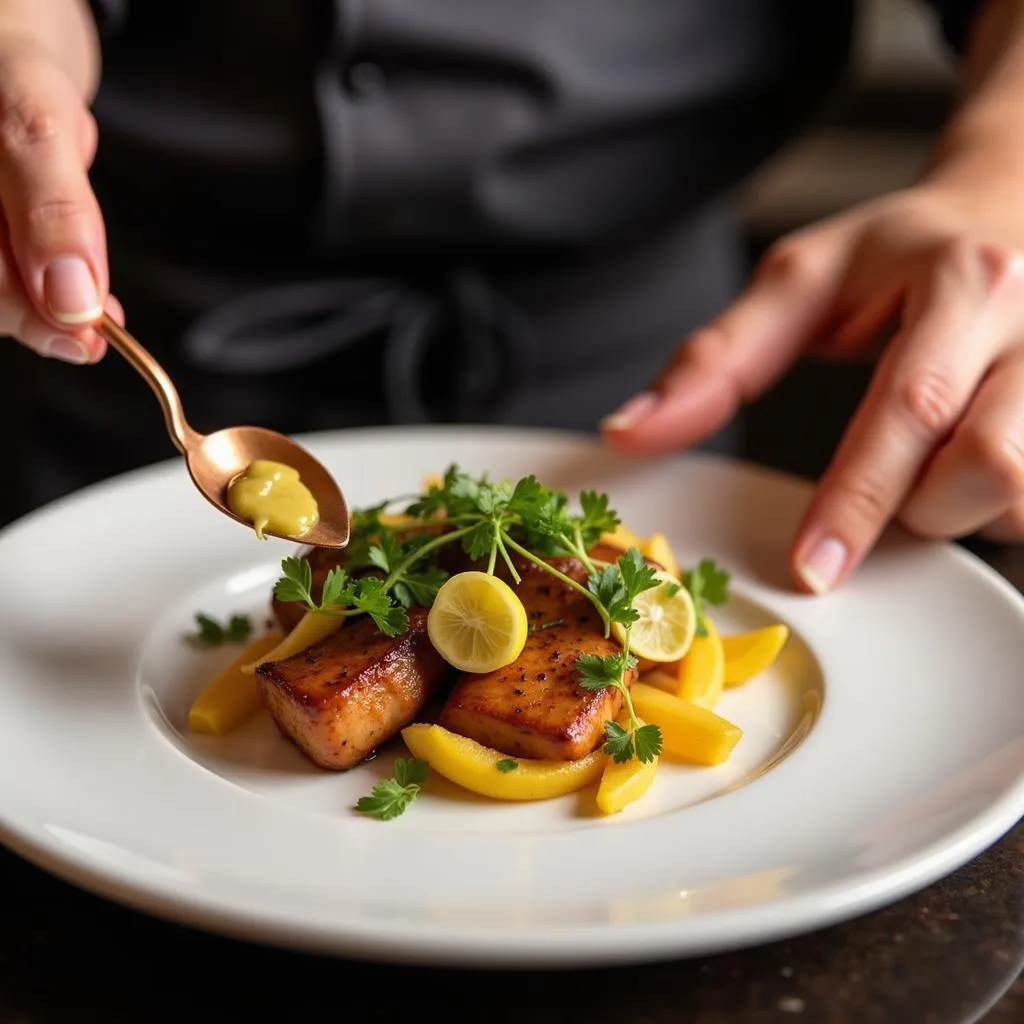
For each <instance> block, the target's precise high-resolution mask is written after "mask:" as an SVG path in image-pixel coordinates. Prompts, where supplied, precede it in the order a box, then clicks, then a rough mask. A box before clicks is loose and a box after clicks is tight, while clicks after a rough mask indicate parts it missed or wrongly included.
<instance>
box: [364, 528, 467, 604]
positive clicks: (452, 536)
mask: <svg viewBox="0 0 1024 1024" xmlns="http://www.w3.org/2000/svg"><path fill="white" fill-rule="evenodd" d="M472 529H473V527H472V526H464V527H463V528H462V529H461V530H452V532H451V533H442V534H441V535H440V536H438V537H435V538H434V539H433V540H431V541H427V543H426V544H424V545H423V547H421V548H417V549H416V550H415V551H414V552H413V553H412V554H411V555H409V557H408V558H406V559H405V560H404V561H402V562H400V563H399V564H398V565H396V566H395V568H394V569H392V570H391V572H390V573H389V574H388V577H387V579H386V580H384V591H385V593H386V592H388V591H390V590H391V588H392V587H393V586H394V585H395V584H396V583H397V582H398V581H399V580H400V579H401V578H402V577H403V576H404V575H405V574H406V572H407V571H408V570H409V569H410V568H411V567H412V566H414V565H415V564H416V563H417V562H418V561H420V559H422V558H423V556H424V555H426V554H429V553H430V552H431V551H434V550H436V549H437V548H439V547H443V546H444V545H445V544H450V543H451V542H452V541H454V540H458V539H459V538H460V537H465V536H466V534H467V533H469V531H470V530H472Z"/></svg>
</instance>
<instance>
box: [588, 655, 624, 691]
mask: <svg viewBox="0 0 1024 1024" xmlns="http://www.w3.org/2000/svg"><path fill="white" fill-rule="evenodd" d="M636 663H637V661H636V658H634V657H633V655H632V654H627V653H626V651H616V652H615V653H614V654H609V655H606V656H605V657H603V658H602V657H600V656H599V655H597V654H581V655H580V656H579V657H578V658H577V659H576V661H575V663H574V665H575V668H576V671H577V672H579V674H580V678H579V680H578V682H579V685H580V686H582V687H583V689H584V690H603V689H605V687H608V686H615V685H617V684H618V683H620V682H621V681H622V676H623V675H624V674H625V673H626V672H628V671H629V670H630V669H631V668H633V666H634V665H636Z"/></svg>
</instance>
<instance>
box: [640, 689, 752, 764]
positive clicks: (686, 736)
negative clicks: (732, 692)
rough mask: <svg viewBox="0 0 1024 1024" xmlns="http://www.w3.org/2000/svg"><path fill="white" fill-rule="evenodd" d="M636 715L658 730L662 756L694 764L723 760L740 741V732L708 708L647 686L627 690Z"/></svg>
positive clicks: (739, 729) (717, 762)
mask: <svg viewBox="0 0 1024 1024" xmlns="http://www.w3.org/2000/svg"><path fill="white" fill-rule="evenodd" d="M629 692H630V695H631V696H632V698H633V708H634V709H635V711H636V713H637V715H640V716H642V717H643V718H644V719H645V720H646V721H648V722H653V723H654V724H655V725H657V726H658V727H659V728H660V729H661V739H662V754H663V755H665V754H670V755H671V756H672V757H677V758H679V759H680V760H683V761H690V762H692V763H694V764H703V765H716V764H721V763H722V762H723V761H725V760H726V759H727V758H728V757H729V755H730V754H731V753H732V751H733V748H734V747H735V746H736V744H737V743H739V741H740V737H741V736H742V735H743V730H742V729H741V728H740V727H739V726H738V725H733V723H732V722H728V721H726V720H725V719H724V718H721V717H720V716H718V715H716V714H715V713H714V712H713V711H708V710H707V708H702V707H698V706H697V705H696V704H691V703H690V702H689V701H688V700H682V699H681V698H679V697H673V696H672V695H671V694H669V693H665V691H664V690H659V689H658V688H657V687H655V686H648V685H647V684H646V683H634V684H633V687H632V689H631V690H630V691H629Z"/></svg>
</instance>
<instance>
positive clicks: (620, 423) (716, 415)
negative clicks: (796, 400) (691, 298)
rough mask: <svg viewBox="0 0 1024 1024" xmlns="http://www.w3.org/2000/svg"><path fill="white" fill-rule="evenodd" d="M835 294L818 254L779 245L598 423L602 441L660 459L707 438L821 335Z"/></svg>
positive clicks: (801, 245) (798, 244)
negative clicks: (658, 369)
mask: <svg viewBox="0 0 1024 1024" xmlns="http://www.w3.org/2000/svg"><path fill="white" fill-rule="evenodd" d="M837 288H838V280H837V275H836V274H835V273H834V272H832V271H831V270H830V269H829V267H828V266H827V261H826V260H823V259H820V258H819V255H818V250H817V247H815V248H814V249H812V248H811V245H810V244H809V243H808V242H805V241H800V240H797V239H787V240H784V241H783V242H781V243H778V244H777V245H776V246H775V247H773V249H771V250H769V252H768V254H767V255H766V256H765V258H764V259H763V260H762V262H761V263H760V265H759V266H758V268H757V271H756V272H755V274H754V277H753V280H752V281H751V283H750V286H749V287H748V288H747V290H746V291H745V292H744V293H743V294H742V295H741V296H740V297H739V298H738V299H737V300H736V301H735V302H734V303H733V304H732V305H731V306H730V307H729V308H728V309H726V310H725V312H723V313H722V314H721V315H720V316H719V317H718V318H717V319H715V320H714V321H713V322H712V323H710V324H708V325H706V326H704V327H702V328H700V329H699V330H698V331H696V332H694V333H693V334H692V335H691V336H690V337H689V338H687V339H686V340H684V341H683V342H682V344H681V345H680V346H679V348H678V349H677V350H676V354H675V356H674V357H673V358H672V361H671V362H670V363H669V365H668V366H667V367H666V368H665V370H663V371H662V373H661V375H660V376H659V377H658V378H657V380H655V381H654V382H653V384H652V385H651V388H650V390H648V391H644V392H641V393H640V394H639V395H635V396H633V398H631V399H630V400H629V401H627V402H626V403H625V405H623V406H622V407H620V408H619V410H618V411H617V412H614V413H612V415H610V416H608V417H606V418H605V419H604V420H603V421H602V423H601V429H602V434H603V436H604V438H605V440H606V441H607V442H608V443H609V444H611V445H612V446H613V447H615V448H617V449H619V450H620V451H623V452H626V453H629V454H636V455H658V454H662V453H664V452H667V451H670V450H673V449H675V448H682V447H687V446H690V445H694V444H698V443H700V442H701V441H704V440H706V439H707V438H709V437H711V436H712V435H713V434H715V433H717V432H718V431H719V430H721V429H722V428H723V427H724V426H725V425H726V424H727V423H728V422H729V421H730V420H731V419H732V418H733V416H735V415H736V412H737V411H738V410H739V408H740V406H741V405H742V404H744V403H746V402H750V401H752V400H753V399H754V398H757V397H758V396H759V395H761V394H762V393H763V392H764V391H766V390H767V389H768V388H769V387H771V386H772V384H774V383H775V382H776V381H777V380H778V379H779V378H780V377H781V376H782V374H783V373H785V371H786V370H787V369H788V368H789V366H790V365H791V364H792V363H793V362H794V361H795V359H796V358H797V356H798V355H799V354H800V352H801V351H802V350H804V349H806V348H807V347H808V346H809V345H810V343H811V341H812V340H813V339H814V338H815V336H816V335H817V334H819V333H820V332H821V330H822V329H823V328H824V326H825V322H826V320H827V319H828V315H829V312H830V310H831V307H832V304H833V301H834V298H835V293H836V290H837Z"/></svg>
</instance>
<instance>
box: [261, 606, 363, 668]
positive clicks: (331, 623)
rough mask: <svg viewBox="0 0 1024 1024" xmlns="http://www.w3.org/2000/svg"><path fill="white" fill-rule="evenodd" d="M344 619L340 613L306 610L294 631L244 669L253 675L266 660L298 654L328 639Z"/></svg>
mask: <svg viewBox="0 0 1024 1024" xmlns="http://www.w3.org/2000/svg"><path fill="white" fill-rule="evenodd" d="M344 621H345V620H344V619H342V618H341V616H340V615H324V614H323V613H321V612H313V611H309V612H306V614H305V615H303V616H302V618H301V619H299V621H298V622H297V623H296V624H295V627H294V628H293V629H292V631H291V632H290V633H289V634H288V635H287V636H286V637H284V639H283V640H281V642H280V643H279V644H278V645H277V646H276V647H275V648H274V649H273V650H270V651H267V652H266V654H264V655H263V656H262V657H258V658H256V659H254V660H250V661H249V663H248V664H246V665H243V666H242V671H243V672H244V673H245V674H246V675H250V676H251V675H253V674H254V673H255V672H256V669H257V668H259V666H260V665H262V664H263V663H264V662H265V661H281V660H282V659H284V658H290V657H291V656H292V655H293V654H298V653H299V651H304V650H305V649H306V648H307V647H312V646H313V644H318V643H320V641H321V640H326V639H327V637H329V636H330V635H331V634H332V633H334V632H336V631H337V629H338V628H339V627H340V626H341V624H342V622H344Z"/></svg>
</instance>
